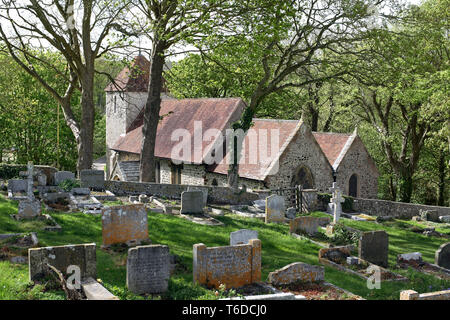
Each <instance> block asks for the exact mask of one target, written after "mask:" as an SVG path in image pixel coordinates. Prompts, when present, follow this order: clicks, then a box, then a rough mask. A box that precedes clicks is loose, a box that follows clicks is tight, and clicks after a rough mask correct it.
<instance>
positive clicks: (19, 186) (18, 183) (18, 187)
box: [8, 179, 27, 193]
mask: <svg viewBox="0 0 450 320" xmlns="http://www.w3.org/2000/svg"><path fill="white" fill-rule="evenodd" d="M8 190H9V191H11V192H12V193H15V192H27V181H26V180H22V179H10V180H8Z"/></svg>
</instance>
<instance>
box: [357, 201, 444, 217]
mask: <svg viewBox="0 0 450 320" xmlns="http://www.w3.org/2000/svg"><path fill="white" fill-rule="evenodd" d="M353 209H354V210H355V211H357V212H363V213H365V214H370V215H374V216H391V217H399V218H408V219H411V218H412V217H413V216H418V215H420V211H421V210H422V211H433V210H435V211H437V212H438V214H437V215H438V216H448V215H450V207H439V206H427V205H423V204H414V203H404V202H395V201H388V200H377V199H362V198H355V199H354V200H353Z"/></svg>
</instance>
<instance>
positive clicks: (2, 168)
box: [0, 163, 27, 180]
mask: <svg viewBox="0 0 450 320" xmlns="http://www.w3.org/2000/svg"><path fill="white" fill-rule="evenodd" d="M26 170H27V166H26V165H23V164H7V163H0V179H4V180H9V179H14V178H19V172H20V171H26Z"/></svg>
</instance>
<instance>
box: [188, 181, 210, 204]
mask: <svg viewBox="0 0 450 320" xmlns="http://www.w3.org/2000/svg"><path fill="white" fill-rule="evenodd" d="M187 191H201V192H203V207H206V205H207V204H208V189H207V188H198V187H191V186H189V187H188V188H187Z"/></svg>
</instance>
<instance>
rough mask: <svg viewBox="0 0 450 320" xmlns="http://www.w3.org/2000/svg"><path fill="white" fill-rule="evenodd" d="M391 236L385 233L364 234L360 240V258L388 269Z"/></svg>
mask: <svg viewBox="0 0 450 320" xmlns="http://www.w3.org/2000/svg"><path fill="white" fill-rule="evenodd" d="M388 252H389V236H388V234H387V233H386V232H385V231H368V232H363V233H362V234H361V237H360V238H359V247H358V256H359V258H360V259H363V260H366V261H369V262H371V263H373V264H375V265H378V266H382V267H385V268H386V267H387V266H388Z"/></svg>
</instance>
